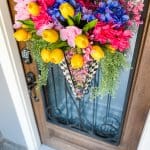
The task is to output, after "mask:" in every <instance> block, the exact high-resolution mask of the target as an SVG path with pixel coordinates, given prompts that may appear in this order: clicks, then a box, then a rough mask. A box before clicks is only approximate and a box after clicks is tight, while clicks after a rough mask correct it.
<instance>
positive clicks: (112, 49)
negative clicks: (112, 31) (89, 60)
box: [105, 44, 116, 53]
mask: <svg viewBox="0 0 150 150" xmlns="http://www.w3.org/2000/svg"><path fill="white" fill-rule="evenodd" d="M105 47H106V48H107V49H108V50H109V51H110V52H111V53H115V51H116V48H114V47H113V46H112V45H110V44H106V45H105Z"/></svg>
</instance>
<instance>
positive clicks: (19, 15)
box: [14, 0, 36, 29]
mask: <svg viewBox="0 0 150 150" xmlns="http://www.w3.org/2000/svg"><path fill="white" fill-rule="evenodd" d="M14 1H15V2H16V5H15V8H14V9H15V11H16V14H15V24H14V28H15V29H17V28H20V27H21V25H22V24H21V22H19V21H18V20H27V19H29V18H30V15H29V13H28V11H27V5H28V3H30V2H33V1H36V0H14Z"/></svg>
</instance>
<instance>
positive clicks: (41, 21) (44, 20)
mask: <svg viewBox="0 0 150 150" xmlns="http://www.w3.org/2000/svg"><path fill="white" fill-rule="evenodd" d="M32 20H33V22H34V23H35V28H36V29H37V30H42V29H43V27H44V26H49V24H50V23H51V22H52V18H51V17H50V16H49V15H48V14H47V12H46V8H45V7H44V5H40V14H39V15H38V16H35V17H34V16H32Z"/></svg>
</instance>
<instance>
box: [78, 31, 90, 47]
mask: <svg viewBox="0 0 150 150" xmlns="http://www.w3.org/2000/svg"><path fill="white" fill-rule="evenodd" d="M75 44H76V46H77V47H78V48H86V47H88V45H89V40H88V37H87V36H86V35H83V34H80V35H77V36H76V37H75Z"/></svg>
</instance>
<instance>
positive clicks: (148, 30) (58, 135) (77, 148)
mask: <svg viewBox="0 0 150 150" xmlns="http://www.w3.org/2000/svg"><path fill="white" fill-rule="evenodd" d="M8 4H9V6H10V11H11V14H12V20H13V17H14V13H15V12H14V2H13V1H12V0H9V1H8ZM146 5H147V7H146V10H145V13H146V14H145V18H144V25H143V26H142V27H141V28H140V30H139V33H138V36H137V37H138V38H137V41H138V42H136V49H137V50H138V49H139V50H138V51H139V52H138V58H137V61H136V67H135V71H134V78H133V82H132V86H131V87H130V88H131V89H130V91H129V92H130V94H129V97H128V107H127V111H126V113H125V116H124V117H125V120H124V125H123V131H122V135H121V140H120V143H119V144H118V145H112V144H109V143H106V142H104V141H101V140H97V139H95V138H92V137H89V136H86V135H83V134H80V133H77V132H74V131H71V130H68V129H66V128H63V127H60V126H57V125H55V124H52V123H50V122H48V121H47V120H46V116H45V109H44V104H43V92H42V91H39V92H38V93H36V94H37V97H38V98H39V100H38V101H35V99H34V98H33V99H32V98H31V101H32V105H33V110H34V113H35V118H36V121H37V126H38V129H39V133H40V136H41V141H42V143H44V144H46V145H49V146H50V147H54V148H56V149H58V150H136V149H137V146H138V142H139V139H140V136H141V133H142V129H143V127H144V123H145V119H146V116H147V114H148V110H149V108H150V92H149V89H150V80H149V74H150V67H149V65H150V3H149V2H148V1H147V2H146ZM18 46H19V48H20V52H21V50H22V49H23V48H24V47H25V45H24V43H18ZM23 68H24V72H25V74H26V73H28V72H33V73H34V74H36V75H37V74H38V71H37V66H36V64H35V62H32V63H31V64H25V63H23ZM32 92H33V94H35V92H34V91H32Z"/></svg>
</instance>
